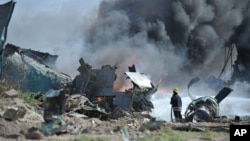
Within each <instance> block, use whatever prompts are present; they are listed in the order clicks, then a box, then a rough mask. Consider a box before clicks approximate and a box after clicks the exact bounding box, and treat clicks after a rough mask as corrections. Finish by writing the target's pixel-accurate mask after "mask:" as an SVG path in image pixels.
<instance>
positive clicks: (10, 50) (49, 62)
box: [4, 43, 58, 68]
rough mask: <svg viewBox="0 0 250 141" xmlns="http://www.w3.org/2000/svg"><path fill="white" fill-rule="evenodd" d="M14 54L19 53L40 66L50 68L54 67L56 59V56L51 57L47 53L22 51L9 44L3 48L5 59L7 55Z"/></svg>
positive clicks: (29, 50) (22, 49)
mask: <svg viewBox="0 0 250 141" xmlns="http://www.w3.org/2000/svg"><path fill="white" fill-rule="evenodd" d="M15 52H19V53H20V54H22V55H26V56H29V57H30V58H32V59H34V60H36V61H38V62H39V63H41V64H44V65H46V66H49V67H50V68H53V67H54V65H55V62H56V60H57V58H58V55H51V54H49V53H44V52H39V51H34V50H31V49H24V48H21V47H18V46H15V45H13V44H9V43H8V44H7V45H6V46H5V49H4V56H5V57H7V56H9V55H13V54H14V53H15Z"/></svg>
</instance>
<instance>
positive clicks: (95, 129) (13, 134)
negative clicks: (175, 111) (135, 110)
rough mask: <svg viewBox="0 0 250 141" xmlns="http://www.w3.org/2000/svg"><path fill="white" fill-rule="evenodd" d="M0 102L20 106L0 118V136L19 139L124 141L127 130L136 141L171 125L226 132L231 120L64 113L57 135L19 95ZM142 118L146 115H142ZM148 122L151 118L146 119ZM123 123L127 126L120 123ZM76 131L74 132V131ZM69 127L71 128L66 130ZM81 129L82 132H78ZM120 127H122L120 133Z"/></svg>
mask: <svg viewBox="0 0 250 141" xmlns="http://www.w3.org/2000/svg"><path fill="white" fill-rule="evenodd" d="M0 104H1V105H5V107H11V106H12V107H13V106H23V107H25V109H26V110H27V111H26V114H25V115H24V117H23V118H19V119H17V120H6V119H4V118H2V117H1V118H0V140H1V141H5V140H6V141H16V140H18V141H22V140H41V141H47V140H65V139H71V140H74V139H76V138H77V137H78V136H80V135H87V136H91V137H96V138H102V137H105V138H108V139H109V140H110V141H120V140H121V141H123V140H124V139H123V135H126V133H128V135H129V140H131V141H133V140H134V141H135V140H137V139H138V138H140V137H145V136H146V135H149V134H156V133H158V132H161V131H163V130H164V129H165V128H169V127H171V128H172V129H175V130H176V131H180V132H181V130H180V129H181V128H183V129H184V130H185V128H186V127H189V126H192V127H199V128H202V129H204V130H206V131H223V132H226V133H228V134H229V126H230V124H235V123H232V122H221V123H220V122H216V123H214V122H199V123H173V122H161V123H160V122H157V124H155V123H156V122H155V123H154V124H145V123H147V122H145V121H142V120H134V119H126V118H125V119H123V120H121V119H118V120H108V121H102V120H100V119H98V118H77V117H69V116H67V115H64V120H65V121H66V123H67V124H68V127H69V128H67V129H70V130H67V131H65V132H62V133H60V134H58V135H52V136H44V135H43V133H42V132H41V131H40V129H41V124H42V122H43V121H44V120H43V116H42V111H35V110H34V109H32V108H31V107H29V106H28V105H26V104H24V102H23V101H22V100H20V99H18V98H1V99H0ZM143 120H145V119H143ZM148 123H151V122H148ZM123 125H126V126H123ZM74 130H75V131H76V132H73V131H74ZM69 131H72V132H69ZM77 131H81V132H77ZM122 131H124V132H123V133H124V134H122ZM187 140H188V141H191V140H192V141H196V140H197V141H198V140H200V139H199V137H192V138H190V139H187ZM228 140H229V135H228V137H218V138H216V139H214V141H228Z"/></svg>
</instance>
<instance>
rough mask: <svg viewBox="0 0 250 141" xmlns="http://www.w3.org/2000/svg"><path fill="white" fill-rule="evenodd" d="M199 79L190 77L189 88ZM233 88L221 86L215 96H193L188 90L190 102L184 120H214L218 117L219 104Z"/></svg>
mask: <svg viewBox="0 0 250 141" xmlns="http://www.w3.org/2000/svg"><path fill="white" fill-rule="evenodd" d="M199 80H200V79H199V78H198V77H196V78H194V79H192V80H191V81H190V82H189V84H188V87H187V88H188V90H189V88H190V87H191V86H192V85H193V84H194V83H196V82H198V81H199ZM232 91H233V90H232V89H231V88H229V87H223V88H222V89H221V90H220V91H219V92H218V94H217V95H216V96H215V97H212V96H201V97H199V98H195V97H194V96H193V95H192V94H191V93H190V92H189V91H188V94H189V97H190V98H191V100H192V101H191V102H190V103H189V105H188V106H187V108H186V111H185V121H198V122H202V121H215V120H216V119H218V118H219V119H220V114H219V104H220V102H221V101H222V100H223V99H224V98H226V97H227V96H228V95H229V94H230V93H231V92H232Z"/></svg>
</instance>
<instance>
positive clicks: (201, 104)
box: [185, 96, 219, 121]
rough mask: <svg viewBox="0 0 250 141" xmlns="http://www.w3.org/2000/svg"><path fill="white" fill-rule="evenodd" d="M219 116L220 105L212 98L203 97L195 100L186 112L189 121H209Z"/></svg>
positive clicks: (186, 118)
mask: <svg viewBox="0 0 250 141" xmlns="http://www.w3.org/2000/svg"><path fill="white" fill-rule="evenodd" d="M218 115H219V104H218V103H217V101H216V100H215V99H214V98H212V97H210V96H203V97H200V98H197V99H195V100H193V101H192V102H191V103H190V104H189V105H188V107H187V109H186V111H185V120H187V121H193V120H196V121H209V120H212V118H214V117H217V116H218Z"/></svg>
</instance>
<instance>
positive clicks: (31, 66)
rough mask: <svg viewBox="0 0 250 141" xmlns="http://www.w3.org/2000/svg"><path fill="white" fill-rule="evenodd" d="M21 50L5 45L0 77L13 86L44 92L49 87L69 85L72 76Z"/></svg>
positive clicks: (24, 89)
mask: <svg viewBox="0 0 250 141" xmlns="http://www.w3.org/2000/svg"><path fill="white" fill-rule="evenodd" d="M13 49H14V50H13ZM15 49H16V50H15ZM22 50H25V49H21V48H14V46H7V47H6V52H5V50H4V55H5V56H4V58H3V59H4V66H3V75H2V78H3V79H5V80H6V82H7V83H9V84H11V85H12V86H13V87H14V88H17V89H21V90H22V91H29V92H42V93H46V92H47V91H48V90H50V89H60V88H61V87H64V86H66V85H71V82H72V78H71V77H70V76H69V75H66V74H64V73H59V72H57V71H55V70H54V69H51V68H49V67H48V66H47V65H44V64H41V63H40V62H39V61H37V60H35V59H33V58H31V57H29V56H27V55H26V53H22ZM33 52H35V51H32V52H29V54H31V53H33ZM34 56H35V55H34Z"/></svg>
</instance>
